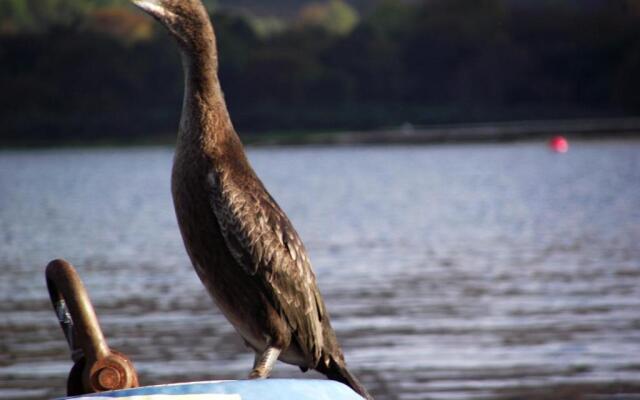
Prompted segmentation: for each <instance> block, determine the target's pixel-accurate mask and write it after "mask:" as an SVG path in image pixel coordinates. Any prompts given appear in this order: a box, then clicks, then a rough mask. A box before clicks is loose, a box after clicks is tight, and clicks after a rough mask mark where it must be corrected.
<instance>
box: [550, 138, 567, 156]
mask: <svg viewBox="0 0 640 400" xmlns="http://www.w3.org/2000/svg"><path fill="white" fill-rule="evenodd" d="M549 148H550V149H551V150H552V151H555V152H556V153H566V152H567V151H569V142H568V141H567V139H566V138H565V137H564V136H554V137H552V138H551V140H549Z"/></svg>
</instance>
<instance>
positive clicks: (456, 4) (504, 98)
mask: <svg viewBox="0 0 640 400" xmlns="http://www.w3.org/2000/svg"><path fill="white" fill-rule="evenodd" d="M101 1H102V3H101V2H100V1H98V0H92V1H91V2H90V3H89V2H88V0H87V2H84V1H81V0H26V1H25V0H17V1H14V0H4V1H1V2H0V21H7V18H9V17H7V16H10V18H9V19H10V20H11V21H20V22H19V26H20V27H21V29H24V30H19V29H15V27H17V26H18V22H12V24H13V28H11V26H9V28H8V27H7V25H0V26H2V28H3V30H2V32H8V33H9V34H7V33H5V34H1V33H0V87H2V88H3V92H2V93H3V95H2V96H0V119H2V121H3V124H2V126H0V136H1V137H0V139H1V140H3V141H4V142H6V141H24V140H26V139H27V138H30V139H33V140H36V139H42V140H45V139H46V140H55V139H56V138H58V137H68V136H71V135H73V137H74V138H84V139H85V140H90V139H93V138H95V135H96V134H97V133H98V134H99V133H104V134H105V135H108V136H110V137H113V136H114V135H116V136H119V137H132V136H133V135H142V134H148V133H158V134H163V135H164V134H166V133H169V132H173V131H174V130H175V127H176V121H177V120H178V117H179V111H180V104H181V96H182V78H181V74H182V72H181V68H180V62H179V57H178V53H177V50H176V47H175V45H174V44H173V42H172V41H171V40H170V39H169V38H168V36H167V34H166V33H165V31H164V30H163V29H160V28H159V27H158V26H157V25H154V24H153V21H152V20H151V19H150V18H147V17H146V16H144V15H143V14H141V13H139V12H137V11H133V8H132V7H130V6H128V5H127V6H126V7H125V6H124V5H123V6H120V7H113V6H111V5H110V6H109V7H103V6H106V4H111V1H109V0H101ZM123 1H124V0H123ZM127 1H128V0H126V1H125V3H126V2H127ZM36 2H38V3H37V4H38V5H40V4H42V5H43V6H42V7H43V8H42V9H40V10H35V4H36ZM63 3H64V4H65V7H62V8H58V7H56V5H57V6H60V5H61V4H63ZM332 4H334V5H332ZM335 4H338V6H335ZM340 4H342V5H344V3H342V2H340V1H334V2H327V3H321V4H320V5H321V7H320V8H319V9H320V11H322V12H320V14H321V15H322V16H325V17H326V16H327V15H332V14H331V13H330V12H329V10H330V8H331V7H338V9H339V8H340V7H342V5H340ZM576 4H577V3H576V2H575V1H569V0H566V1H558V2H546V3H544V4H542V3H534V2H522V1H516V0H477V1H474V2H472V3H470V2H468V1H466V0H430V1H428V2H419V3H415V4H412V3H407V2H405V1H402V0H381V1H380V2H379V3H378V5H377V7H376V8H375V9H374V10H372V12H371V13H369V14H367V15H365V16H364V17H363V18H362V20H360V22H358V23H357V24H356V25H355V26H352V27H350V28H349V29H348V30H343V29H344V28H327V26H326V25H322V24H314V23H305V24H294V25H292V26H288V27H287V26H282V25H278V26H277V28H268V29H264V30H261V29H262V28H260V23H259V22H256V21H259V19H256V18H255V17H250V18H248V17H243V16H233V15H228V14H219V13H215V14H214V15H213V22H214V25H215V28H216V33H217V38H218V47H219V50H220V75H221V81H222V86H223V88H224V90H225V94H226V99H227V101H228V104H229V108H230V111H231V113H232V116H233V119H234V122H235V125H236V127H237V128H238V129H239V130H240V131H241V132H243V131H244V132H246V131H261V130H278V129H362V128H373V127H379V126H381V125H395V124H400V123H402V122H405V121H411V122H412V123H415V124H420V123H435V122H438V123H440V122H461V121H465V122H471V121H478V120H485V121H486V120H502V119H514V118H526V119H532V118H550V117H553V118H561V117H585V116H620V115H638V114H640V101H639V100H638V99H640V96H638V93H640V79H639V78H638V77H639V76H640V73H639V71H640V56H639V54H640V24H639V23H638V22H639V18H640V10H639V9H638V8H637V3H635V2H633V1H629V0H608V1H605V2H602V3H593V4H594V5H592V6H591V7H578V6H576ZM47 7H48V8H49V9H50V10H52V11H51V13H52V14H51V15H56V16H55V18H54V17H51V16H49V17H47V18H44V17H43V15H44V14H45V11H44V10H45V9H47ZM53 9H55V10H53ZM343 11H344V10H343ZM343 11H341V12H343ZM83 13H84V15H86V18H84V19H82V20H81V22H78V20H76V18H79V17H78V16H79V15H83ZM320 20H321V21H322V19H320ZM54 21H56V22H54ZM64 21H67V22H64ZM352 23H353V22H352ZM153 27H156V28H155V29H152V28H153ZM132 36H134V37H135V40H133V39H131V37H132ZM56 135H57V136H56Z"/></svg>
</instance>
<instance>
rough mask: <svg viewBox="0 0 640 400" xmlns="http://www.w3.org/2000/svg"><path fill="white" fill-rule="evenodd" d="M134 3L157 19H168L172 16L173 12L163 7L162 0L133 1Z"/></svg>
mask: <svg viewBox="0 0 640 400" xmlns="http://www.w3.org/2000/svg"><path fill="white" fill-rule="evenodd" d="M132 2H133V4H135V5H136V6H138V8H140V9H141V10H143V11H145V12H147V13H148V14H149V15H151V16H153V17H155V18H158V19H167V18H168V17H170V16H171V12H169V11H168V10H167V9H166V8H164V6H163V5H162V0H132Z"/></svg>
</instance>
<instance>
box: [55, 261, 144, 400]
mask: <svg viewBox="0 0 640 400" xmlns="http://www.w3.org/2000/svg"><path fill="white" fill-rule="evenodd" d="M46 277H47V288H48V289H49V296H50V298H51V303H52V304H53V309H54V311H55V313H56V315H57V317H58V321H59V322H60V326H61V327H62V331H63V332H64V336H65V338H66V339H67V343H68V344H69V349H70V351H71V359H72V360H73V362H74V366H73V368H72V369H71V372H70V373H69V379H68V381H67V394H68V395H69V396H74V395H79V394H86V393H96V392H104V391H108V390H116V389H128V388H135V387H138V375H137V374H136V371H135V369H134V367H133V363H132V362H131V360H129V358H128V357H127V356H125V355H124V354H122V353H120V352H118V351H115V350H111V349H110V348H109V346H108V345H107V342H106V340H105V338H104V335H103V334H102V329H101V328H100V324H99V323H98V318H97V317H96V313H95V311H94V309H93V305H92V304H91V300H90V299H89V295H88V294H87V291H86V289H85V287H84V285H83V283H82V281H81V280H80V277H79V276H78V273H77V272H76V270H75V268H74V267H73V266H72V265H71V264H70V263H68V262H67V261H65V260H54V261H51V262H50V263H49V265H47V270H46Z"/></svg>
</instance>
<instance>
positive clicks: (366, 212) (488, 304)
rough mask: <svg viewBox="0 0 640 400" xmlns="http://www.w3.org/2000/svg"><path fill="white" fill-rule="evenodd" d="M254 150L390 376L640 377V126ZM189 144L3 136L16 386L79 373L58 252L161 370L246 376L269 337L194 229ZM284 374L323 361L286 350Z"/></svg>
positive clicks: (448, 385) (21, 389)
mask: <svg viewBox="0 0 640 400" xmlns="http://www.w3.org/2000/svg"><path fill="white" fill-rule="evenodd" d="M249 156H250V159H251V161H252V163H253V164H254V167H255V168H256V170H257V171H258V174H259V175H260V176H261V177H262V179H263V181H264V182H265V184H266V186H267V187H268V188H269V190H270V191H271V193H272V194H273V195H274V197H275V198H276V199H277V200H278V202H279V203H280V205H281V206H282V207H283V209H285V211H286V212H287V213H288V214H289V216H290V218H291V219H292V221H293V223H294V225H295V226H296V228H297V229H298V231H299V233H300V234H301V236H302V238H303V240H304V241H305V244H306V246H307V248H308V251H309V253H310V256H311V260H312V262H313V265H314V268H315V270H316V275H317V277H318V281H319V284H320V288H321V290H322V293H323V295H324V297H325V301H326V303H327V306H328V308H329V310H330V313H331V316H332V319H333V321H334V327H335V329H336V331H337V332H338V336H339V338H340V340H341V342H342V345H343V348H344V350H345V353H346V356H347V359H348V362H349V364H350V366H351V368H352V369H353V370H354V371H355V372H356V373H358V375H359V376H360V377H361V379H362V380H363V382H364V383H365V385H366V386H367V387H369V388H370V389H371V391H372V392H373V394H374V395H376V397H377V398H380V399H472V398H514V399H515V398H519V399H520V398H537V399H561V398H562V399H566V398H593V399H600V398H602V397H598V396H596V395H595V393H598V392H610V393H616V392H627V393H629V392H635V393H640V388H638V386H640V142H638V141H606V142H594V141H590V142H575V143H572V149H571V151H570V152H569V153H567V154H564V155H558V154H552V153H550V152H548V151H547V149H546V148H545V147H544V144H542V143H524V144H504V145H475V146H472V145H469V146H466V145H464V146H433V147H347V148H322V147H317V148H261V149H251V150H250V151H249ZM171 158H172V151H171V149H168V148H134V149H91V150H51V151H2V152H0V187H1V188H2V189H1V190H0V278H1V279H0V398H7V399H40V398H46V397H55V396H60V395H63V394H64V388H65V379H66V374H67V372H68V370H69V368H70V361H69V358H68V354H67V349H66V344H65V343H64V340H63V336H62V332H61V330H60V329H59V327H58V325H57V323H56V320H55V317H54V315H53V312H52V310H51V307H50V305H49V303H48V299H47V292H46V288H45V283H44V267H45V265H46V263H47V262H48V261H49V260H51V259H53V258H57V257H64V258H66V259H68V260H69V261H71V262H72V263H73V264H74V265H75V266H76V267H77V268H78V270H79V272H80V274H81V276H82V278H83V280H84V281H85V284H86V286H87V288H88V290H89V293H90V295H91V297H92V299H93V301H94V304H95V307H96V310H97V312H98V315H99V317H100V320H101V322H102V326H103V329H104V331H105V334H106V336H107V338H108V340H109V343H110V345H111V346H112V347H114V348H117V349H119V350H121V351H124V352H125V353H127V354H128V355H130V356H131V358H132V359H133V360H134V362H135V364H136V366H137V368H138V371H139V373H140V377H141V381H142V382H143V383H144V384H155V383H169V382H179V381H193V380H205V379H207V380H208V379H237V378H243V377H244V376H246V374H247V373H248V371H249V368H250V366H251V364H252V361H253V356H252V355H251V354H250V353H249V352H248V351H247V350H245V348H244V345H243V344H242V342H241V340H240V339H239V337H238V336H237V335H236V334H235V332H234V331H233V328H231V326H230V325H229V324H228V323H227V322H226V320H225V319H224V318H223V317H222V316H221V315H220V314H219V313H218V312H217V310H216V309H215V308H214V307H213V306H212V303H211V301H210V300H209V298H208V296H207V295H206V293H205V292H204V289H203V288H202V286H201V284H200V282H199V281H198V280H197V277H196V275H195V273H194V272H193V271H192V268H191V267H190V265H189V262H188V259H187V257H186V255H185V253H184V250H183V248H182V242H181V239H180V236H179V233H178V230H177V226H176V223H175V216H174V213H173V208H172V203H171V198H170V192H169V175H170V168H171ZM275 376H278V377H290V376H295V377H317V376H318V375H314V374H309V373H307V374H304V375H303V374H301V373H300V372H299V371H298V370H297V369H296V368H294V367H290V366H287V365H285V364H279V365H278V366H277V368H276V373H275ZM589 393H591V395H588V396H586V397H585V394H589ZM580 396H582V397H580ZM594 396H595V397H594Z"/></svg>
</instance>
